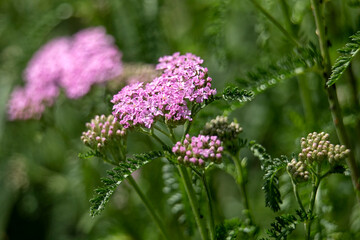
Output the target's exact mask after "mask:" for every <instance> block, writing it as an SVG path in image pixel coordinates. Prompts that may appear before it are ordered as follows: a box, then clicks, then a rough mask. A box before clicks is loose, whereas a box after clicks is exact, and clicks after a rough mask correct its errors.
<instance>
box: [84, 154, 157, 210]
mask: <svg viewBox="0 0 360 240" xmlns="http://www.w3.org/2000/svg"><path fill="white" fill-rule="evenodd" d="M163 156H164V153H163V152H161V151H152V152H149V153H145V154H136V155H134V156H133V157H132V158H129V159H127V160H125V161H124V162H120V163H119V166H118V167H116V168H114V169H112V170H109V171H107V174H108V177H106V178H102V179H101V182H102V183H103V184H104V187H102V188H98V189H96V190H95V193H96V195H95V197H94V198H92V199H91V200H90V203H91V207H90V215H91V216H93V217H94V216H96V215H99V214H100V213H101V212H102V211H103V210H104V208H105V205H106V203H107V202H108V201H109V199H110V197H111V195H112V194H113V193H114V191H115V189H116V188H117V187H118V186H119V185H120V184H121V183H122V182H123V181H124V180H125V179H126V178H127V177H128V176H130V175H131V174H132V173H133V172H135V171H136V170H138V169H139V168H141V167H142V166H144V165H146V164H148V163H149V162H151V161H152V160H154V159H157V158H160V157H163Z"/></svg>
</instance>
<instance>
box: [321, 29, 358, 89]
mask: <svg viewBox="0 0 360 240" xmlns="http://www.w3.org/2000/svg"><path fill="white" fill-rule="evenodd" d="M359 50H360V31H358V32H357V33H355V34H354V35H352V36H350V42H349V43H347V44H345V46H344V47H343V48H341V49H339V50H338V52H339V53H341V54H342V56H340V57H338V58H337V59H336V61H335V64H334V66H333V67H332V71H331V76H330V78H329V80H328V81H327V82H326V85H327V86H328V87H330V86H331V85H333V84H334V83H336V82H337V81H338V80H339V79H340V78H341V76H342V75H343V74H344V72H345V70H346V69H347V68H348V66H349V64H350V62H351V60H352V59H353V58H354V56H355V55H356V54H357V53H358V52H359Z"/></svg>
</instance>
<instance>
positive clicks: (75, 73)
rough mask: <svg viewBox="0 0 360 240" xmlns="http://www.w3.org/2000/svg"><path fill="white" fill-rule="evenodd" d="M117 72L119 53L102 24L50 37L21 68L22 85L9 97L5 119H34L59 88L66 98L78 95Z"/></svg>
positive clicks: (118, 72) (49, 103)
mask: <svg viewBox="0 0 360 240" xmlns="http://www.w3.org/2000/svg"><path fill="white" fill-rule="evenodd" d="M121 72H122V63H121V52H119V50H118V49H117V48H116V46H115V45H114V40H113V38H112V37H111V36H109V35H106V33H105V29H104V28H102V27H94V28H89V29H85V30H82V31H80V32H78V33H77V34H75V35H74V36H73V37H61V38H57V39H54V40H52V41H50V42H49V43H47V44H45V45H44V46H43V47H42V48H40V49H39V51H38V52H36V53H35V54H34V56H33V58H32V59H31V60H30V61H29V63H28V66H27V68H26V69H25V71H24V80H25V82H26V85H25V86H24V88H23V89H20V88H16V89H15V90H14V92H13V94H12V95H11V98H10V100H9V103H8V115H9V119H10V120H15V119H22V120H25V119H31V118H35V119H38V118H40V117H41V115H42V112H43V111H44V110H45V108H46V107H48V106H51V105H52V104H53V103H54V102H55V100H56V98H57V96H58V94H59V90H60V87H62V88H64V90H65V93H66V95H67V97H69V98H80V97H82V96H84V95H85V94H87V93H88V92H89V90H90V88H91V86H92V85H93V84H97V83H103V82H105V81H107V80H109V79H111V78H114V77H116V76H118V75H119V74H121ZM20 92H22V94H20Z"/></svg>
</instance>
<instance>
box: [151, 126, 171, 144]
mask: <svg viewBox="0 0 360 240" xmlns="http://www.w3.org/2000/svg"><path fill="white" fill-rule="evenodd" d="M149 135H150V136H152V137H153V138H154V139H155V140H156V141H158V142H159V143H160V144H161V145H162V146H167V145H166V143H164V142H163V140H161V139H160V138H159V137H158V136H156V134H155V133H154V131H153V129H151V132H150V134H149Z"/></svg>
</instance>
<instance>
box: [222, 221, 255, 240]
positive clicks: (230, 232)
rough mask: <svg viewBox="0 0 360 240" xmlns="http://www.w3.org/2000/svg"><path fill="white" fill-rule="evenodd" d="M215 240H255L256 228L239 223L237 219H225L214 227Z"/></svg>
mask: <svg viewBox="0 0 360 240" xmlns="http://www.w3.org/2000/svg"><path fill="white" fill-rule="evenodd" d="M215 234H216V239H217V240H236V239H255V238H256V235H257V234H258V228H257V227H256V226H253V225H248V224H245V223H243V222H241V221H240V219H238V218H233V219H226V220H225V221H224V223H222V224H220V225H217V226H216V233H215Z"/></svg>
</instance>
